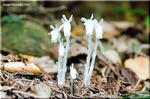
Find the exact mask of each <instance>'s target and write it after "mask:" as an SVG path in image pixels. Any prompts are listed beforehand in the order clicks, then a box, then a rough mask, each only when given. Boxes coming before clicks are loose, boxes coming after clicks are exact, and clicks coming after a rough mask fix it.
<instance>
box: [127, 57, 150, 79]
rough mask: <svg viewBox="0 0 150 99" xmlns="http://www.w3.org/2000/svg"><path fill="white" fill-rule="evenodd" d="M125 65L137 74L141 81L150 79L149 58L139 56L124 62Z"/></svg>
mask: <svg viewBox="0 0 150 99" xmlns="http://www.w3.org/2000/svg"><path fill="white" fill-rule="evenodd" d="M124 65H125V67H127V68H129V69H130V70H132V71H133V72H135V73H136V75H137V76H138V77H139V78H140V79H142V80H146V79H148V78H150V76H149V58H147V57H143V56H139V57H136V58H134V59H132V58H129V59H127V60H126V61H125V62H124Z"/></svg>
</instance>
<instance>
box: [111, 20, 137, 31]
mask: <svg viewBox="0 0 150 99" xmlns="http://www.w3.org/2000/svg"><path fill="white" fill-rule="evenodd" d="M111 23H112V24H113V25H114V26H115V27H116V28H117V29H119V30H126V29H128V28H129V27H133V26H134V25H135V24H134V23H132V22H125V21H118V22H111Z"/></svg>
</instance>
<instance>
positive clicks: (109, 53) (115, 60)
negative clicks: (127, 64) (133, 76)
mask: <svg viewBox="0 0 150 99" xmlns="http://www.w3.org/2000/svg"><path fill="white" fill-rule="evenodd" d="M102 53H103V54H104V56H105V57H107V58H108V59H109V60H111V61H112V62H113V63H118V64H122V62H121V58H120V56H119V54H118V53H117V52H116V51H115V50H107V51H103V52H102Z"/></svg>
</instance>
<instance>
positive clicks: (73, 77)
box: [70, 64, 78, 79]
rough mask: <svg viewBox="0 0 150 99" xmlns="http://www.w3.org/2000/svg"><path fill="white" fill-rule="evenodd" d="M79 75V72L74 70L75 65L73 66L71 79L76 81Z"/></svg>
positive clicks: (71, 67)
mask: <svg viewBox="0 0 150 99" xmlns="http://www.w3.org/2000/svg"><path fill="white" fill-rule="evenodd" d="M77 75H78V72H77V71H76V69H75V68H74V65H73V64H72V65H71V66H70V77H71V79H76V78H77Z"/></svg>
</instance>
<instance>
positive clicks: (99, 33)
mask: <svg viewBox="0 0 150 99" xmlns="http://www.w3.org/2000/svg"><path fill="white" fill-rule="evenodd" d="M102 22H103V19H101V21H100V22H99V23H98V21H97V20H96V19H95V20H94V24H95V33H96V38H97V39H101V38H103V36H102V34H103V32H104V28H103V27H102V25H101V23H102Z"/></svg>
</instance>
